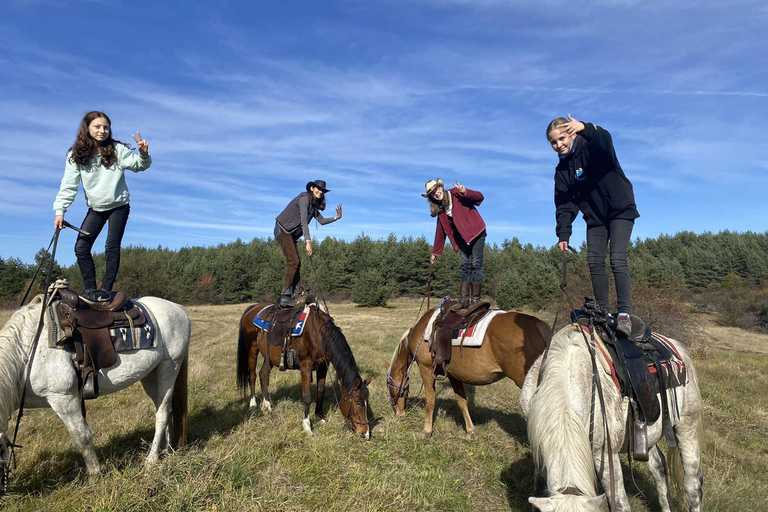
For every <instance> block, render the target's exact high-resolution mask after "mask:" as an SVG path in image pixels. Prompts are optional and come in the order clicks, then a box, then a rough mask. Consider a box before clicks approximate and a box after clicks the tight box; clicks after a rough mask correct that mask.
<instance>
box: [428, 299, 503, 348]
mask: <svg viewBox="0 0 768 512" xmlns="http://www.w3.org/2000/svg"><path fill="white" fill-rule="evenodd" d="M502 313H506V311H504V310H502V309H494V310H491V311H490V312H488V314H487V315H485V316H484V317H483V318H482V319H480V321H479V322H477V323H476V324H474V325H472V326H471V327H470V328H469V329H467V330H466V331H467V333H466V334H467V335H466V337H464V331H465V329H454V331H453V336H452V339H451V345H452V346H454V347H459V346H464V347H479V346H481V345H482V344H483V339H484V338H485V331H486V330H487V329H488V324H490V323H491V320H493V318H494V317H495V316H496V315H500V314H502ZM439 314H440V306H438V307H437V308H435V311H434V313H432V316H431V317H430V318H429V322H427V327H426V328H425V329H424V341H427V342H428V341H429V340H430V339H431V338H432V333H433V331H434V328H435V320H437V317H438V315H439ZM462 337H464V342H463V343H462V340H461V338H462Z"/></svg>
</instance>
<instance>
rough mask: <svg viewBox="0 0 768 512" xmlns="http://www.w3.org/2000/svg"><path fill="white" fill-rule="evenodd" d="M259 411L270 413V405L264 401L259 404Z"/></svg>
mask: <svg viewBox="0 0 768 512" xmlns="http://www.w3.org/2000/svg"><path fill="white" fill-rule="evenodd" d="M261 410H262V411H263V412H272V404H270V403H269V402H268V401H267V400H264V401H263V402H262V403H261Z"/></svg>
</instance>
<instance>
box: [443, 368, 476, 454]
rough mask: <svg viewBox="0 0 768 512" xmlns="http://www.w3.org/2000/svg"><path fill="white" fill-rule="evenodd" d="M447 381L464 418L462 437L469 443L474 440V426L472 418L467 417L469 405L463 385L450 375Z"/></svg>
mask: <svg viewBox="0 0 768 512" xmlns="http://www.w3.org/2000/svg"><path fill="white" fill-rule="evenodd" d="M448 380H450V381H451V386H453V392H454V393H455V394H456V403H458V404H459V410H460V411H461V414H462V415H463V416H464V430H465V431H466V433H467V434H466V435H465V436H464V437H465V439H467V440H470V441H471V440H472V439H474V438H475V425H474V424H473V423H472V418H470V416H469V405H468V403H467V393H466V391H465V390H464V383H462V382H461V381H460V380H458V379H457V378H456V377H454V376H453V375H451V374H450V373H449V374H448Z"/></svg>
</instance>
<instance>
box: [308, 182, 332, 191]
mask: <svg viewBox="0 0 768 512" xmlns="http://www.w3.org/2000/svg"><path fill="white" fill-rule="evenodd" d="M310 187H317V188H319V189H320V190H322V191H323V194H325V193H326V192H330V190H328V189H327V188H325V180H315V181H310V182H309V183H307V192H309V188H310Z"/></svg>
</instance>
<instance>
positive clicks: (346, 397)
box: [339, 388, 371, 431]
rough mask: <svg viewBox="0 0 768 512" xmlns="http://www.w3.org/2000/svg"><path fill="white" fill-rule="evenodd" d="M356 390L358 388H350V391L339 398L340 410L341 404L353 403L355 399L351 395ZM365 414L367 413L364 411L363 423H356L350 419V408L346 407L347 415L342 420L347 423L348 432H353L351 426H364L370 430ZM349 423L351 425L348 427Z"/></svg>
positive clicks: (369, 423)
mask: <svg viewBox="0 0 768 512" xmlns="http://www.w3.org/2000/svg"><path fill="white" fill-rule="evenodd" d="M356 389H359V388H352V389H351V390H349V391H347V392H346V394H344V395H343V396H342V397H341V400H339V408H341V404H342V403H344V402H347V401H349V402H352V401H354V399H355V398H354V396H352V395H353V394H354V392H355V390H356ZM350 405H351V404H350ZM367 413H368V412H367V411H366V417H365V421H357V420H356V419H354V418H352V407H347V413H346V414H345V415H344V419H345V420H346V421H347V422H348V423H347V426H348V427H349V428H350V430H352V431H354V430H355V429H354V427H353V426H352V425H364V426H366V427H368V428H369V429H370V428H371V422H370V420H368V415H367ZM349 423H352V425H349Z"/></svg>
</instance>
